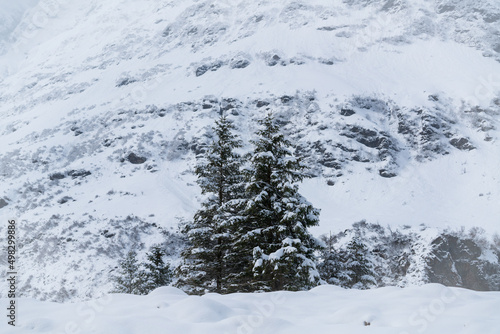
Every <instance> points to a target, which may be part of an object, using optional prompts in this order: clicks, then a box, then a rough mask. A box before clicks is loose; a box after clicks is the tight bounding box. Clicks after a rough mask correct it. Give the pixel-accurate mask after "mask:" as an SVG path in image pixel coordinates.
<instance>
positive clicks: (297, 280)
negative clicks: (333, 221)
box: [235, 114, 320, 291]
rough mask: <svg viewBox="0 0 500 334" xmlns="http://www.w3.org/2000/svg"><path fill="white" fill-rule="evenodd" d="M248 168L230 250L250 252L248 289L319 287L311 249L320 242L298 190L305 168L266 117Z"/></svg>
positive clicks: (313, 216) (314, 216)
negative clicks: (242, 209)
mask: <svg viewBox="0 0 500 334" xmlns="http://www.w3.org/2000/svg"><path fill="white" fill-rule="evenodd" d="M259 124H260V125H261V129H260V130H259V131H257V133H256V134H257V139H256V140H255V141H253V142H252V143H253V145H254V150H253V153H252V156H251V158H250V164H251V166H250V167H249V168H248V170H247V171H246V176H247V182H248V183H247V188H246V190H247V197H248V202H247V204H246V210H245V223H244V225H240V226H241V227H242V228H240V231H239V234H240V236H239V238H238V240H237V241H236V243H235V249H237V250H239V251H240V253H243V254H252V257H253V258H252V262H251V264H250V266H248V267H247V270H246V271H245V273H246V274H247V275H248V277H247V278H248V281H249V282H250V286H247V289H248V290H264V291H266V290H267V291H273V290H303V289H307V288H310V287H312V286H315V285H317V284H318V281H319V276H318V273H317V271H316V267H315V263H314V251H315V250H317V249H319V248H320V246H319V242H318V241H317V240H316V239H315V238H314V237H313V236H312V235H311V234H310V233H309V231H308V228H309V227H311V226H315V225H317V224H318V221H319V210H317V209H315V208H314V207H313V206H312V205H311V204H310V203H309V202H307V201H306V200H305V198H304V197H302V195H300V194H299V192H298V186H297V183H298V182H300V181H302V180H303V179H304V178H306V177H307V175H306V174H305V171H306V167H305V166H304V165H303V163H302V162H301V161H300V159H298V158H296V157H294V156H293V154H292V152H291V151H290V149H289V147H290V142H289V141H288V140H287V139H286V138H285V137H284V135H283V134H282V133H281V132H280V130H279V127H278V125H277V124H276V121H275V119H274V118H273V116H272V115H271V114H269V115H267V116H266V117H265V118H264V119H262V120H260V121H259Z"/></svg>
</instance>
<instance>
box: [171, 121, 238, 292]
mask: <svg viewBox="0 0 500 334" xmlns="http://www.w3.org/2000/svg"><path fill="white" fill-rule="evenodd" d="M213 130H214V132H215V140H214V142H213V143H212V144H211V145H210V147H209V148H208V150H207V152H206V154H205V156H204V159H203V160H202V161H201V162H200V163H198V165H197V166H196V169H195V173H196V175H197V176H198V181H197V182H198V184H199V186H200V187H201V191H202V194H205V195H207V196H206V199H205V201H204V202H203V203H202V208H201V209H200V210H198V212H197V213H196V214H195V216H194V219H193V222H192V223H189V224H187V225H186V226H185V227H184V228H183V233H185V235H186V236H187V239H188V242H189V246H188V247H187V248H186V249H185V250H184V252H183V253H182V257H183V260H184V261H183V264H182V265H181V266H180V267H179V269H178V272H179V275H180V279H179V282H178V286H180V287H183V288H184V289H185V290H187V291H188V292H191V293H203V292H205V291H213V292H217V293H223V292H227V285H228V279H229V278H230V274H231V272H234V270H235V268H234V267H233V266H232V265H231V264H230V263H228V258H227V254H228V251H229V249H230V248H231V243H232V235H231V233H230V231H231V228H232V226H233V225H234V224H235V221H237V220H238V217H239V211H240V207H241V205H242V203H244V202H243V200H242V197H243V194H244V189H243V176H242V175H241V171H240V167H241V157H240V155H239V154H237V153H236V152H235V149H237V148H239V147H241V142H240V140H238V139H237V136H236V135H234V134H233V130H234V125H233V124H232V123H231V122H230V121H229V120H228V119H227V118H226V116H224V115H222V116H221V117H220V119H219V120H218V121H216V124H215V127H214V128H213Z"/></svg>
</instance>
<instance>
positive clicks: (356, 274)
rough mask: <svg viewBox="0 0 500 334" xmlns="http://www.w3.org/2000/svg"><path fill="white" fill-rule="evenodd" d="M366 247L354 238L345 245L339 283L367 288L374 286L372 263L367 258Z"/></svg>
mask: <svg viewBox="0 0 500 334" xmlns="http://www.w3.org/2000/svg"><path fill="white" fill-rule="evenodd" d="M367 255H368V249H367V247H366V246H365V244H363V243H362V242H361V241H360V240H358V239H357V238H354V239H352V240H351V242H350V243H349V244H348V245H347V250H346V252H345V259H344V264H343V267H344V268H343V269H344V270H343V277H342V278H341V283H342V285H343V286H345V287H348V288H356V289H368V288H370V287H373V286H375V285H376V284H377V283H376V280H375V278H374V276H375V273H374V272H373V265H372V264H371V263H370V261H369V260H368V258H367Z"/></svg>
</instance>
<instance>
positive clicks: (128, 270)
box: [113, 251, 147, 295]
mask: <svg viewBox="0 0 500 334" xmlns="http://www.w3.org/2000/svg"><path fill="white" fill-rule="evenodd" d="M119 265H120V267H119V270H118V273H117V275H115V276H114V277H113V280H114V282H115V286H114V290H113V292H118V293H129V294H134V295H144V294H146V293H147V288H146V277H145V274H144V271H143V270H142V269H141V267H140V264H139V263H138V261H137V253H136V252H135V251H129V252H128V253H127V256H126V257H125V259H123V260H122V261H120V262H119Z"/></svg>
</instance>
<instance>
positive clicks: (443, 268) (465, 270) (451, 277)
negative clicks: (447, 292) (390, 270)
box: [427, 234, 500, 291]
mask: <svg viewBox="0 0 500 334" xmlns="http://www.w3.org/2000/svg"><path fill="white" fill-rule="evenodd" d="M432 246H433V249H434V251H433V253H432V256H431V257H430V258H429V259H428V260H427V264H428V277H429V282H431V283H441V284H444V285H447V286H460V287H464V288H467V289H473V290H479V291H487V290H496V289H498V284H499V283H500V282H498V281H497V280H496V279H492V276H498V275H500V264H499V263H498V253H496V254H495V253H492V256H493V260H494V257H496V260H497V261H496V263H494V262H493V263H492V262H490V261H491V259H490V261H487V260H485V259H483V258H482V257H481V255H482V254H483V250H482V249H481V247H480V246H479V245H478V243H477V242H476V241H475V240H473V239H470V238H465V239H463V238H459V237H457V236H454V235H450V234H443V235H441V236H439V237H438V238H437V239H435V240H434V241H433V242H432Z"/></svg>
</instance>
